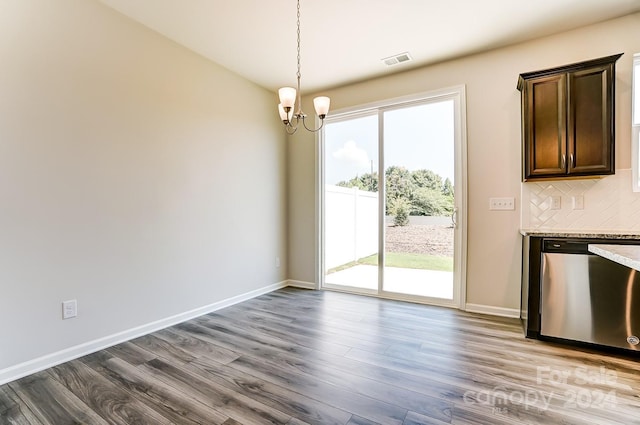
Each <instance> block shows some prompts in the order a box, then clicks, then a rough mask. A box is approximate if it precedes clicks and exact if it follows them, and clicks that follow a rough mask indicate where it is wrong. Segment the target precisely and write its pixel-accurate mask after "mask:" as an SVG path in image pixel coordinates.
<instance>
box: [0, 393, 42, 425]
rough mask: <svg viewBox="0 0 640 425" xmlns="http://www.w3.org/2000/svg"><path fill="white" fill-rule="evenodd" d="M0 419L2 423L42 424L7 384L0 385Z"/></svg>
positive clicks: (10, 424) (20, 424)
mask: <svg viewBox="0 0 640 425" xmlns="http://www.w3.org/2000/svg"><path fill="white" fill-rule="evenodd" d="M0 419H1V421H0V423H2V424H4V425H42V422H40V421H39V420H38V419H37V418H36V417H35V416H34V414H33V412H31V409H29V407H28V406H27V405H26V404H24V403H23V402H22V401H21V400H20V398H19V397H18V396H17V395H16V394H15V393H14V392H13V390H12V389H11V388H9V386H8V385H5V386H2V387H0Z"/></svg>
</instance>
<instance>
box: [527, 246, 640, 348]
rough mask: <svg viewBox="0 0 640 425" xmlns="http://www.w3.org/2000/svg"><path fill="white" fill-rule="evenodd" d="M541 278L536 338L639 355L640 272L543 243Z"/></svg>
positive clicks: (575, 249) (582, 251) (578, 250)
mask: <svg viewBox="0 0 640 425" xmlns="http://www.w3.org/2000/svg"><path fill="white" fill-rule="evenodd" d="M541 274H542V276H541V279H542V287H541V303H540V335H543V336H548V337H553V338H562V339H566V340H573V341H581V342H588V343H593V344H599V345H605V346H610V347H618V348H624V349H627V350H634V351H640V345H639V344H638V343H639V342H640V340H639V337H640V272H637V271H636V270H634V269H631V268H629V267H625V266H623V265H621V264H618V263H615V262H613V261H610V260H607V259H605V258H602V257H600V256H597V255H594V254H591V253H590V252H589V251H588V242H587V241H581V240H566V239H545V240H544V241H543V244H542V273H541Z"/></svg>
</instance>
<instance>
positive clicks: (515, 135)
mask: <svg viewBox="0 0 640 425" xmlns="http://www.w3.org/2000/svg"><path fill="white" fill-rule="evenodd" d="M639 27H640V14H635V15H630V16H627V17H624V18H621V19H617V20H613V21H609V22H605V23H602V24H598V25H593V26H589V27H585V28H582V29H579V30H576V31H571V32H567V33H563V34H559V35H556V36H552V37H548V38H544V39H539V40H536V41H533V42H529V43H524V44H519V45H514V46H512V47H508V48H503V49H499V50H494V51H491V52H488V53H484V54H479V55H474V56H470V57H466V58H462V59H459V60H455V61H450V62H446V63H442V64H438V65H435V66H429V67H425V68H421V69H418V70H415V71H410V72H405V73H401V74H396V75H391V76H388V77H383V78H378V79H375V80H371V81H367V82H363V83H360V84H353V85H349V86H346V87H342V88H338V89H335V90H330V91H328V92H326V93H325V94H327V95H329V96H331V99H332V109H334V110H337V109H340V108H347V107H353V106H356V105H359V104H366V103H370V102H375V101H380V100H383V99H389V98H394V97H399V96H404V95H409V94H413V93H420V92H426V91H429V90H435V89H439V88H443V87H450V86H455V85H459V84H465V85H466V88H467V140H468V191H469V199H468V201H469V203H468V205H469V206H468V269H467V303H470V304H478V305H485V306H493V307H501V308H507V309H517V308H518V306H519V302H520V255H521V245H520V244H521V241H520V235H519V233H518V231H519V227H520V212H519V211H517V210H516V211H508V212H505V211H489V209H488V205H489V198H490V197H494V196H498V197H502V196H510V197H515V198H516V200H517V202H516V205H519V197H520V184H521V183H520V164H521V159H520V104H519V102H520V100H519V99H520V98H519V92H518V91H517V90H516V82H517V78H518V74H520V73H521V72H527V71H535V70H539V69H544V68H549V67H554V66H558V65H562V64H567V63H572V62H578V61H582V60H587V59H592V58H596V57H601V56H607V55H611V54H615V53H620V52H624V53H625V55H624V56H623V57H622V58H621V59H620V60H619V61H618V64H617V65H618V69H617V79H616V84H617V87H616V96H617V98H616V107H617V116H616V131H617V145H616V158H617V159H616V165H617V167H618V168H629V166H630V159H629V157H630V152H631V150H630V127H629V126H630V104H631V99H630V84H631V75H630V71H631V63H632V56H633V54H634V53H636V52H640V38H638V37H635V36H634V35H633V34H636V33H637V29H638V28H639ZM429 42H437V41H436V40H433V41H430V40H425V43H429ZM310 97H311V96H309V98H310ZM306 109H307V110H313V109H312V107H311V106H308V107H306ZM294 138H295V139H296V140H295V141H293V142H292V143H291V144H290V145H289V147H288V149H289V156H290V160H289V162H288V164H289V173H290V176H289V187H288V190H289V208H288V209H289V217H290V227H289V262H290V264H291V265H290V269H289V270H290V274H289V277H290V278H291V279H294V280H300V281H307V282H313V281H314V280H315V269H314V267H315V265H314V262H313V258H314V255H315V254H314V252H315V249H316V235H315V233H314V232H315V230H314V225H313V217H314V208H315V175H314V171H313V167H312V166H311V164H314V163H315V162H316V157H315V150H314V147H313V136H309V135H304V134H303V135H296V136H294ZM629 187H630V186H629ZM629 190H631V189H629Z"/></svg>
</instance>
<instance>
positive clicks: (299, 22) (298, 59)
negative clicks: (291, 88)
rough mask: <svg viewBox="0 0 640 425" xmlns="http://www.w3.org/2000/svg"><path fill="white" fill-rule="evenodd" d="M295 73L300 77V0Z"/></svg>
mask: <svg viewBox="0 0 640 425" xmlns="http://www.w3.org/2000/svg"><path fill="white" fill-rule="evenodd" d="M296 75H297V77H298V78H300V77H301V74H300V0H298V73H297V74H296Z"/></svg>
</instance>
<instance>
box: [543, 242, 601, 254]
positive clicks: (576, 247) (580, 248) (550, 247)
mask: <svg viewBox="0 0 640 425" xmlns="http://www.w3.org/2000/svg"><path fill="white" fill-rule="evenodd" d="M542 252H558V253H563V254H590V252H589V243H588V242H585V241H576V240H567V239H545V240H544V241H543V242H542Z"/></svg>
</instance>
